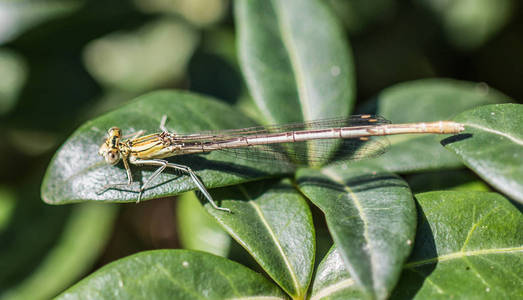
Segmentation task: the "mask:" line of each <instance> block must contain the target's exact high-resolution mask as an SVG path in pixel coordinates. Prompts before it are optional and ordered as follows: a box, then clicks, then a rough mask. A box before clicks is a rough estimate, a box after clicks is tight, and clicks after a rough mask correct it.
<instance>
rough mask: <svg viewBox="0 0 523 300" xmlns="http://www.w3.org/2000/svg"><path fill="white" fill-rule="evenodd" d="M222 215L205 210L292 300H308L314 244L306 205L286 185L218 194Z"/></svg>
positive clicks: (264, 185)
mask: <svg viewBox="0 0 523 300" xmlns="http://www.w3.org/2000/svg"><path fill="white" fill-rule="evenodd" d="M214 196H215V198H216V199H217V200H219V201H220V203H221V205H222V206H223V207H227V208H229V209H230V210H231V213H224V212H222V211H218V210H216V209H214V208H213V207H212V206H210V204H206V205H205V206H206V207H207V210H208V212H209V213H210V214H212V215H213V216H214V217H215V218H216V219H217V220H218V222H219V223H220V224H221V225H222V226H223V228H224V229H225V230H226V231H227V232H228V233H229V234H230V235H231V236H232V237H233V238H234V239H235V240H236V241H237V242H238V243H239V244H240V245H242V246H243V247H244V248H245V249H246V250H247V251H248V252H249V253H250V254H251V255H252V256H253V257H254V259H255V260H256V261H257V262H258V263H259V264H260V266H261V267H262V268H263V269H264V270H265V271H266V272H267V274H269V276H271V277H272V279H273V280H274V281H275V282H276V283H278V284H279V285H280V286H281V287H282V289H283V290H285V291H286V292H287V293H288V294H289V295H291V296H292V297H293V298H294V299H303V298H304V297H305V295H306V292H307V288H308V286H309V281H310V278H311V276H312V268H313V264H314V252H315V238H314V225H313V224H312V216H311V213H310V211H309V207H308V206H307V203H306V202H305V201H304V199H303V198H302V196H301V195H300V194H299V193H298V192H297V191H296V190H295V189H294V187H293V186H292V185H290V184H289V182H288V181H286V180H284V181H283V182H280V183H278V182H274V181H264V182H256V183H250V184H245V185H239V186H236V187H232V188H224V189H217V190H215V191H214Z"/></svg>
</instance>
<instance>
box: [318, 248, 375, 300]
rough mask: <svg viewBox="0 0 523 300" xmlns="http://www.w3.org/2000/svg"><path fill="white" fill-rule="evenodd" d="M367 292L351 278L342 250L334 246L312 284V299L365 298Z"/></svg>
mask: <svg viewBox="0 0 523 300" xmlns="http://www.w3.org/2000/svg"><path fill="white" fill-rule="evenodd" d="M364 298H365V294H363V293H362V291H361V290H360V289H359V287H358V285H357V284H356V282H355V281H354V280H353V279H352V278H351V276H350V273H349V270H348V269H347V267H346V266H345V263H344V261H343V258H342V257H341V255H340V251H339V250H338V248H336V246H333V247H332V248H331V250H330V251H329V253H328V254H327V255H326V256H325V258H324V259H323V260H322V261H321V263H320V265H319V266H318V270H317V271H316V277H315V278H314V282H313V284H312V292H311V297H310V299H311V300H319V299H322V300H327V299H328V300H334V299H340V300H344V299H364Z"/></svg>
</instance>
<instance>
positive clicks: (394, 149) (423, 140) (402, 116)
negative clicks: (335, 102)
mask: <svg viewBox="0 0 523 300" xmlns="http://www.w3.org/2000/svg"><path fill="white" fill-rule="evenodd" d="M507 99H508V97H507V96H505V95H503V94H501V93H499V92H497V91H496V90H494V89H492V88H490V87H488V86H486V85H484V84H478V83H473V82H465V81H457V80H451V79H423V80H416V81H411V82H405V83H400V84H397V85H395V86H392V87H390V88H387V89H385V90H383V91H382V92H381V93H379V94H378V96H377V97H376V98H375V99H373V100H372V101H370V102H368V103H365V105H364V106H363V107H362V108H361V111H363V112H365V113H369V112H372V113H376V114H379V115H381V116H383V117H385V118H387V119H390V120H391V121H392V122H393V123H409V122H429V121H439V120H448V119H451V118H452V117H454V116H455V115H457V114H458V113H460V112H462V111H465V110H468V109H471V108H473V107H476V106H480V105H484V104H493V103H501V102H506V101H507ZM388 139H389V141H390V142H391V147H390V149H389V151H388V152H387V153H385V154H384V155H382V156H381V157H379V158H378V159H377V160H376V163H377V164H378V165H379V166H381V167H383V168H385V169H386V170H388V171H391V172H403V173H405V172H416V171H427V170H440V169H442V168H456V167H460V166H461V165H462V163H461V162H460V161H459V159H457V158H456V156H455V155H454V154H452V153H450V152H449V151H445V149H443V148H442V147H441V145H440V144H439V143H438V141H439V140H441V136H436V135H397V136H391V137H388Z"/></svg>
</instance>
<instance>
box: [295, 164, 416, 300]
mask: <svg viewBox="0 0 523 300" xmlns="http://www.w3.org/2000/svg"><path fill="white" fill-rule="evenodd" d="M297 181H298V186H299V188H300V190H301V191H302V192H303V193H304V194H305V196H307V197H308V198H309V199H310V200H311V201H312V202H313V203H314V204H315V205H316V206H318V207H319V208H320V209H321V210H322V211H323V212H324V213H325V218H326V220H327V225H328V227H329V230H330V233H331V235H332V237H333V240H334V242H335V243H336V245H337V246H338V248H339V251H340V254H341V256H342V257H343V260H344V261H345V264H346V266H347V268H348V269H349V271H350V274H351V277H352V278H353V279H354V280H355V282H357V284H358V286H359V287H361V288H362V289H363V292H364V293H365V294H367V296H370V297H371V298H376V299H384V298H386V297H387V296H388V295H389V294H390V292H391V291H392V288H393V287H394V285H395V284H396V282H397V281H398V279H399V275H400V273H401V265H402V264H403V262H404V261H405V260H406V258H407V256H408V255H409V253H410V250H411V247H412V244H413V240H414V232H415V228H416V213H415V212H416V209H415V206H414V201H413V199H412V194H411V193H410V190H409V187H408V186H407V184H406V183H405V182H404V181H403V180H402V179H400V178H399V177H398V176H396V175H394V174H391V173H389V172H387V171H383V170H381V169H379V168H375V167H365V166H361V165H353V166H351V165H336V166H333V167H328V168H324V169H321V170H315V169H302V170H299V171H298V173H297Z"/></svg>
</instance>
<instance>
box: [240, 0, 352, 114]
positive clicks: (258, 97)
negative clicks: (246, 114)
mask: <svg viewBox="0 0 523 300" xmlns="http://www.w3.org/2000/svg"><path fill="white" fill-rule="evenodd" d="M235 4H236V7H235V8H236V10H235V16H236V22H237V24H238V47H239V55H240V63H241V68H242V71H243V73H244V77H245V78H246V81H247V84H248V86H249V89H250V92H251V95H252V96H253V98H254V100H255V101H256V103H257V105H258V107H259V108H260V111H261V112H262V114H263V116H264V117H265V119H266V120H267V122H268V123H273V124H278V123H291V122H300V121H304V120H315V119H322V118H328V117H342V116H346V115H347V114H348V113H349V111H350V109H351V108H352V103H353V101H354V95H355V87H354V73H353V72H354V71H353V64H352V56H351V52H350V49H349V47H348V46H347V41H346V39H345V37H344V33H343V29H342V27H341V26H340V24H339V23H338V20H337V19H336V18H335V17H334V15H333V14H332V12H331V11H329V9H328V6H327V4H326V3H324V1H320V0H309V1H299V0H274V1H266V0H250V1H245V0H240V1H236V2H235ZM319 45H322V46H319ZM327 45H328V46H327Z"/></svg>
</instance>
